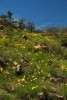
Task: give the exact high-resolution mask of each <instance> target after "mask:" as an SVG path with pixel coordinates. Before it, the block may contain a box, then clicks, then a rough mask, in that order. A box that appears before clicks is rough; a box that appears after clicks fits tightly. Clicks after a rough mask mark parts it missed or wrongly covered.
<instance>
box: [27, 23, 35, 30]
mask: <svg viewBox="0 0 67 100" xmlns="http://www.w3.org/2000/svg"><path fill="white" fill-rule="evenodd" d="M27 30H29V31H30V32H34V31H35V24H34V23H33V22H28V23H27Z"/></svg>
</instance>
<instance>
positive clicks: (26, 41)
mask: <svg viewBox="0 0 67 100" xmlns="http://www.w3.org/2000/svg"><path fill="white" fill-rule="evenodd" d="M18 66H19V68H20V67H21V69H20V71H19V72H18V69H17V68H18ZM0 100H67V31H57V32H56V33H53V32H52V34H51V33H49V32H48V33H47V34H46V32H44V33H41V34H39V33H29V32H26V31H21V30H18V29H13V28H5V29H4V30H0Z"/></svg>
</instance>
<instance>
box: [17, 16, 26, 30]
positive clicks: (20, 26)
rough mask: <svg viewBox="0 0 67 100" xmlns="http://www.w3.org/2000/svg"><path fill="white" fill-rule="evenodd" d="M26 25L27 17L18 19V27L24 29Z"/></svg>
mask: <svg viewBox="0 0 67 100" xmlns="http://www.w3.org/2000/svg"><path fill="white" fill-rule="evenodd" d="M25 27H26V25H25V19H23V18H21V19H19V21H18V28H20V29H22V30H23V29H25Z"/></svg>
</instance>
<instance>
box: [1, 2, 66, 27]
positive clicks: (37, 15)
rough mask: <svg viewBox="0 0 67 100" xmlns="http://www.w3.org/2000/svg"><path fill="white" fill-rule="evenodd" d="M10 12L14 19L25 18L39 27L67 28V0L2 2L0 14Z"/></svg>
mask: <svg viewBox="0 0 67 100" xmlns="http://www.w3.org/2000/svg"><path fill="white" fill-rule="evenodd" d="M8 10H11V11H12V12H13V17H14V18H16V19H18V18H22V17H23V18H25V19H26V20H27V21H33V22H35V23H36V25H37V26H38V27H46V26H49V25H60V26H67V0H0V14H1V13H6V12H7V11H8Z"/></svg>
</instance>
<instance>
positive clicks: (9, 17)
mask: <svg viewBox="0 0 67 100" xmlns="http://www.w3.org/2000/svg"><path fill="white" fill-rule="evenodd" d="M12 15H13V13H12V12H11V11H8V12H7V18H8V19H9V20H10V21H11V20H12Z"/></svg>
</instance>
